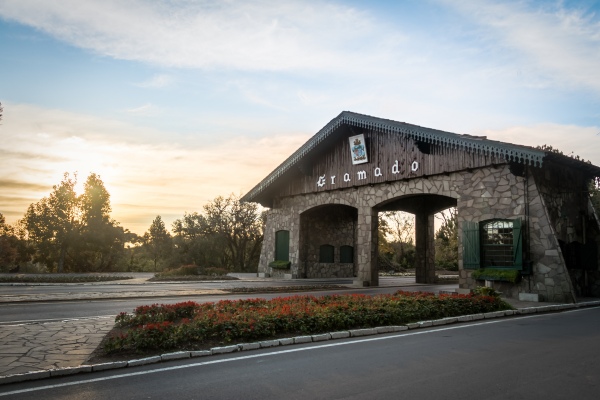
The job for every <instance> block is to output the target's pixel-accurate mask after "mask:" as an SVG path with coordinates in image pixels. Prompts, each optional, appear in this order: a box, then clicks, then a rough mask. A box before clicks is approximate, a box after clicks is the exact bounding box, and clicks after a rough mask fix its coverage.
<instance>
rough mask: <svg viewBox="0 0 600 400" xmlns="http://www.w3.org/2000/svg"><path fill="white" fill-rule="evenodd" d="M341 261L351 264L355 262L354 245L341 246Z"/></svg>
mask: <svg viewBox="0 0 600 400" xmlns="http://www.w3.org/2000/svg"><path fill="white" fill-rule="evenodd" d="M340 262H341V263H349V264H350V263H353V262H354V247H352V246H347V245H344V246H341V247H340Z"/></svg>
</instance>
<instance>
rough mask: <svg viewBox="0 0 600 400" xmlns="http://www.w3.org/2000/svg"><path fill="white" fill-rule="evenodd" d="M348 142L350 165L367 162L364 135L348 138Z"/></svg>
mask: <svg viewBox="0 0 600 400" xmlns="http://www.w3.org/2000/svg"><path fill="white" fill-rule="evenodd" d="M348 141H349V142H350V155H351V156H352V164H362V163H366V162H368V161H369V160H368V158H367V146H366V144H365V135H356V136H351V137H349V138H348Z"/></svg>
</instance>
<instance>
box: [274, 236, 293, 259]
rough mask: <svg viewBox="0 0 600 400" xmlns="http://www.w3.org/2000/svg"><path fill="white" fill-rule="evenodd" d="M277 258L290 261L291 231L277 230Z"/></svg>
mask: <svg viewBox="0 0 600 400" xmlns="http://www.w3.org/2000/svg"><path fill="white" fill-rule="evenodd" d="M275 260H276V261H290V231H277V232H275Z"/></svg>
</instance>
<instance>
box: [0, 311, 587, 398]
mask: <svg viewBox="0 0 600 400" xmlns="http://www.w3.org/2000/svg"><path fill="white" fill-rule="evenodd" d="M594 308H595V307H592V308H585V309H575V310H567V311H563V312H562V314H565V313H570V312H578V311H587V310H591V309H594ZM548 315H553V314H548V313H544V314H533V315H526V316H519V317H518V319H529V318H539V317H544V316H548ZM513 320H514V319H513V318H499V319H496V320H493V321H485V322H476V323H469V324H465V325H456V326H448V327H443V328H435V329H428V330H418V331H413V332H410V331H408V332H407V331H403V332H402V333H399V334H396V335H391V336H382V337H371V338H364V339H357V340H351V341H348V342H338V343H327V344H320V345H317V346H311V347H302V348H294V349H286V350H279V351H274V352H270V353H261V354H248V355H243V356H239V357H231V358H225V359H220V360H210V361H203V362H198V363H192V364H186V365H176V366H172V367H164V368H157V369H153V370H149V371H139V372H128V373H124V374H118V375H112V376H106V377H103V378H92V379H85V380H81V381H76V382H65V383H59V384H56V385H46V386H40V387H36V388H28V389H21V390H14V391H11V392H5V393H0V397H4V396H10V395H14V394H21V393H29V392H36V391H40V390H49V389H56V388H61V387H66V386H75V385H84V384H87V383H94V382H102V381H109V380H113V379H119V378H128V377H131V376H139V375H148V374H154V373H158V372H166V371H175V370H178V369H186V368H194V367H202V366H205V365H212V364H222V363H227V362H233V361H240V360H249V359H253V358H263V357H271V356H276V355H280V354H289V353H296V352H300V351H310V350H319V349H324V348H328V347H336V346H346V345H354V344H360V343H367V342H375V341H379V340H388V339H396V338H400V337H406V336H416V335H425V334H429V333H436V332H444V331H451V330H456V329H465V328H470V327H473V326H482V325H491V324H498V323H502V322H508V321H513Z"/></svg>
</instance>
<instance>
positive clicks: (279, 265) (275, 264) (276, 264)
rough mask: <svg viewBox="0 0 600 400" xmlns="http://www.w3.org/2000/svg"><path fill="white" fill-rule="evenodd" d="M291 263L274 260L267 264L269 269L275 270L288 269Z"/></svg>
mask: <svg viewBox="0 0 600 400" xmlns="http://www.w3.org/2000/svg"><path fill="white" fill-rule="evenodd" d="M290 265H292V263H291V262H290V261H283V260H276V261H271V262H270V263H269V267H271V268H275V269H289V268H290Z"/></svg>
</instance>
